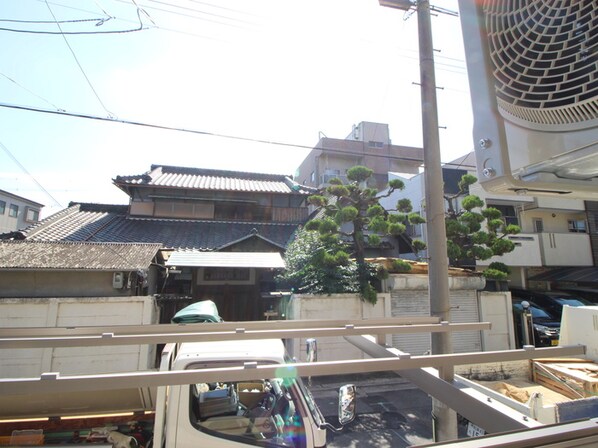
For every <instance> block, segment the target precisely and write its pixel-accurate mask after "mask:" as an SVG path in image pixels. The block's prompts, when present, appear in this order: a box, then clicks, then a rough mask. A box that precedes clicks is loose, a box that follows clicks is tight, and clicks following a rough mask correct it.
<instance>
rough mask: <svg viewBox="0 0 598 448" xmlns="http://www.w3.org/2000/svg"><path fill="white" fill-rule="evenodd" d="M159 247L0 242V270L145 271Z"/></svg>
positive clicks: (127, 244)
mask: <svg viewBox="0 0 598 448" xmlns="http://www.w3.org/2000/svg"><path fill="white" fill-rule="evenodd" d="M160 247H161V245H160V244H138V243H137V244H130V243H89V242H64V241H62V242H46V241H44V242H39V241H2V242H0V269H48V270H115V271H121V270H122V271H134V270H138V269H147V268H148V267H149V265H150V264H151V262H152V260H153V259H154V257H155V256H156V254H157V253H158V251H159V250H160Z"/></svg>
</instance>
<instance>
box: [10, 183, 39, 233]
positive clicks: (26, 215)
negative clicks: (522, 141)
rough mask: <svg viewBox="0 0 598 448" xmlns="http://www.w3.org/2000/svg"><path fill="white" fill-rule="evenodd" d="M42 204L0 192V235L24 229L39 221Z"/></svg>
mask: <svg viewBox="0 0 598 448" xmlns="http://www.w3.org/2000/svg"><path fill="white" fill-rule="evenodd" d="M43 207H44V206H43V204H39V203H37V202H35V201H31V200H29V199H27V198H24V197H22V196H18V195H16V194H13V193H9V192H8V191H4V190H0V233H9V232H14V231H16V230H19V229H24V228H25V227H27V226H30V225H31V224H34V223H36V222H38V221H39V218H40V213H41V210H42V208H43Z"/></svg>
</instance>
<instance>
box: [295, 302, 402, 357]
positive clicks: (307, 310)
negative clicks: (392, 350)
mask: <svg viewBox="0 0 598 448" xmlns="http://www.w3.org/2000/svg"><path fill="white" fill-rule="evenodd" d="M390 315H391V314H390V294H378V302H377V303H376V305H371V304H369V303H366V302H364V301H363V300H361V298H360V297H359V296H358V295H357V294H332V295H312V294H297V295H294V296H293V297H292V298H291V301H290V303H289V318H290V319H293V320H299V319H331V320H332V319H351V320H359V319H377V318H384V317H390ZM387 339H388V338H387ZM305 341H306V339H305V338H302V339H293V340H292V341H289V342H288V344H287V350H288V351H289V354H290V355H291V356H293V357H294V358H296V359H297V361H306V343H305ZM317 341H318V361H334V360H341V359H363V358H369V356H366V355H364V354H363V352H362V351H361V350H359V349H357V348H356V347H354V346H353V345H351V344H349V343H348V342H347V341H345V340H344V339H343V338H342V337H334V338H318V339H317Z"/></svg>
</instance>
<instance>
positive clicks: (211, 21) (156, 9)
mask: <svg viewBox="0 0 598 448" xmlns="http://www.w3.org/2000/svg"><path fill="white" fill-rule="evenodd" d="M115 1H117V2H119V3H128V1H127V0H115ZM173 6H174V5H173ZM145 7H146V8H147V9H152V10H154V11H160V12H165V13H168V14H174V15H176V16H180V17H187V18H191V19H195V20H202V21H204V22H209V23H216V24H218V25H224V26H229V27H233V28H241V29H243V27H241V26H239V25H234V24H231V23H224V22H221V21H216V20H209V19H206V18H203V17H198V16H195V15H191V14H184V13H181V12H175V11H171V10H169V9H164V8H157V7H155V6H145ZM196 12H199V13H201V11H196ZM204 14H205V13H204ZM225 18H226V19H229V20H235V19H231V18H228V17H225ZM247 23H248V22H247Z"/></svg>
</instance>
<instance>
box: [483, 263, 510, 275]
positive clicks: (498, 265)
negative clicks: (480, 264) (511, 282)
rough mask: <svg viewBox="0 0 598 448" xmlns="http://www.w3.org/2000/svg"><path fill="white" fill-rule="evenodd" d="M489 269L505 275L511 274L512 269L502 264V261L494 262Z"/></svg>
mask: <svg viewBox="0 0 598 448" xmlns="http://www.w3.org/2000/svg"><path fill="white" fill-rule="evenodd" d="M488 269H495V270H497V271H501V272H504V273H505V274H510V273H511V268H510V267H508V266H507V265H506V264H504V263H501V262H500V261H493V262H492V263H490V264H489V265H488Z"/></svg>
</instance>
